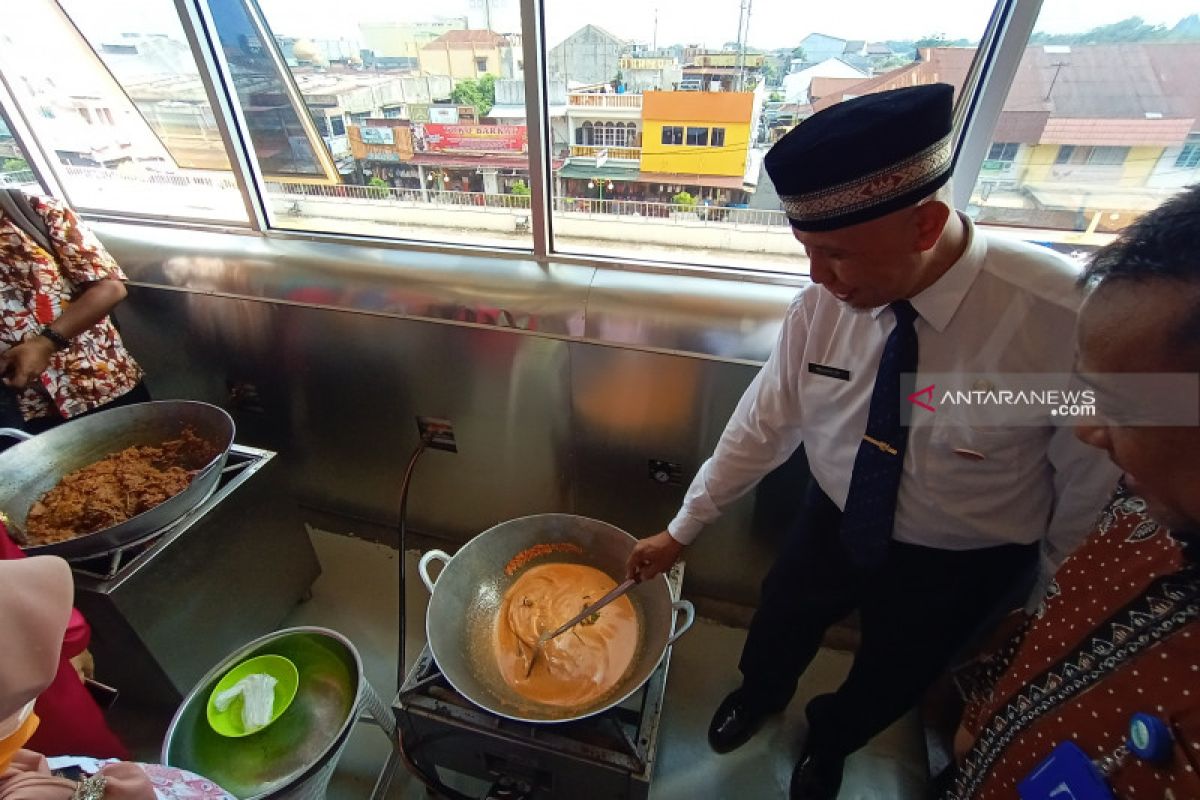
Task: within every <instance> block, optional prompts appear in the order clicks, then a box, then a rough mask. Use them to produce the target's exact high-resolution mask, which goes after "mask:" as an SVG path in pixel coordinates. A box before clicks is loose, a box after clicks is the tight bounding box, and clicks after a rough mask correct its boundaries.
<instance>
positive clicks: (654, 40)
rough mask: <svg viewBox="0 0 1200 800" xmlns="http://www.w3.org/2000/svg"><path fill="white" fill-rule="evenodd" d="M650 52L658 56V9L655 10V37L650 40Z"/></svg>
mask: <svg viewBox="0 0 1200 800" xmlns="http://www.w3.org/2000/svg"><path fill="white" fill-rule="evenodd" d="M650 52H652V53H653V54H654V55H655V56H657V55H658V9H657V8H656V9H654V37H653V38H652V39H651V40H650Z"/></svg>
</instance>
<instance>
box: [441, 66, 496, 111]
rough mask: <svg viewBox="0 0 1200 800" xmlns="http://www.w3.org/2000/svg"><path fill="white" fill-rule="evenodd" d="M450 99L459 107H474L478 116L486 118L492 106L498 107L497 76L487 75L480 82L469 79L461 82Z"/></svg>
mask: <svg viewBox="0 0 1200 800" xmlns="http://www.w3.org/2000/svg"><path fill="white" fill-rule="evenodd" d="M450 99H451V100H453V101H454V102H456V103H458V104H459V105H464V106H474V107H475V113H476V114H478V115H479V116H480V117H486V116H487V115H488V112H490V111H491V110H492V106H494V105H496V76H495V75H491V74H487V75H484V76H483V77H482V78H479V79H478V80H476V79H475V78H467V79H466V80H462V81H459V82H458V85H457V86H455V87H454V91H452V92H450Z"/></svg>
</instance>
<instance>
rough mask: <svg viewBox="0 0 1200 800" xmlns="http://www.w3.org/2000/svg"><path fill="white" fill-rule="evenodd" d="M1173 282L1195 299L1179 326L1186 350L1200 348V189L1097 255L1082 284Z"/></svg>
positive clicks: (1177, 334)
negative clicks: (1191, 294) (1190, 293)
mask: <svg viewBox="0 0 1200 800" xmlns="http://www.w3.org/2000/svg"><path fill="white" fill-rule="evenodd" d="M1151 281H1169V282H1172V283H1175V284H1177V285H1178V286H1179V288H1180V290H1181V291H1184V292H1192V293H1194V297H1195V298H1196V302H1195V303H1193V305H1192V308H1191V309H1190V310H1189V311H1188V313H1187V315H1186V316H1185V318H1183V319H1180V320H1178V321H1177V322H1176V323H1175V331H1174V338H1175V341H1176V342H1177V343H1178V344H1179V345H1180V346H1182V347H1188V348H1196V347H1200V184H1197V185H1195V186H1191V187H1189V188H1187V189H1185V190H1184V191H1182V192H1180V193H1179V194H1177V195H1175V196H1174V197H1172V198H1171V199H1170V200H1168V201H1167V202H1165V203H1163V204H1162V205H1160V206H1159V207H1158V208H1156V209H1154V210H1153V211H1151V212H1149V213H1148V214H1146V215H1144V216H1142V217H1141V218H1140V219H1139V220H1138V221H1137V222H1135V223H1133V224H1132V225H1130V226H1129V227H1128V228H1126V229H1125V230H1124V231H1122V232H1121V235H1120V236H1118V237H1117V239H1116V240H1115V241H1113V242H1112V243H1111V244H1108V245H1106V246H1105V247H1103V248H1101V249H1100V250H1098V251H1097V252H1096V254H1095V255H1094V256H1092V259H1091V261H1090V263H1089V264H1088V266H1087V269H1086V270H1085V271H1084V273H1083V276H1082V277H1081V278H1080V283H1081V284H1083V285H1084V286H1092V287H1099V286H1109V285H1111V284H1115V283H1118V282H1121V283H1124V282H1131V283H1149V282H1151Z"/></svg>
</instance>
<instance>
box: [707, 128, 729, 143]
mask: <svg viewBox="0 0 1200 800" xmlns="http://www.w3.org/2000/svg"><path fill="white" fill-rule="evenodd" d="M718 139H720V140H721V141H719V142H718V141H717V140H718ZM708 146H709V147H724V146H725V129H724V128H712V129H711V130H710V132H709V140H708Z"/></svg>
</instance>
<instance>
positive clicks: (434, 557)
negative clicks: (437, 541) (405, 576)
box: [417, 550, 450, 594]
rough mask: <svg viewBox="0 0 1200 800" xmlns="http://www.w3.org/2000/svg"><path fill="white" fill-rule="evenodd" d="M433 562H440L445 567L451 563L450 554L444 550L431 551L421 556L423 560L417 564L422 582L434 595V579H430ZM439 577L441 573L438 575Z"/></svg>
mask: <svg viewBox="0 0 1200 800" xmlns="http://www.w3.org/2000/svg"><path fill="white" fill-rule="evenodd" d="M431 561H440V562H442V564H443V565H445V564H449V563H450V554H449V553H446V552H444V551H442V550H430V551H429V552H428V553H426V554H425V555H423V556H421V560H420V561H418V562H417V572H419V573H420V574H421V582H422V583H424V584H425V588H426V589H428V590H429V593H430V594H433V583H434V579H433V578H431V577H429V564H430V562H431ZM438 574H439V575H440V574H441V573H438Z"/></svg>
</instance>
